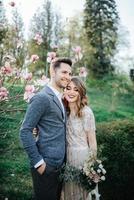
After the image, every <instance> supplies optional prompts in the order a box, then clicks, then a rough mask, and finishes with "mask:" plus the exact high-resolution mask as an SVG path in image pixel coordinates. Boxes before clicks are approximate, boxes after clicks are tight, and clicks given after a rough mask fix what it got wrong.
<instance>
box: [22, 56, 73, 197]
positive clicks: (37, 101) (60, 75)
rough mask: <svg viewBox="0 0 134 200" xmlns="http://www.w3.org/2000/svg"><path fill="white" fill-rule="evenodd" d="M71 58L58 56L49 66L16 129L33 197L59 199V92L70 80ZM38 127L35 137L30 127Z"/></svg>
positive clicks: (61, 127) (62, 150)
mask: <svg viewBox="0 0 134 200" xmlns="http://www.w3.org/2000/svg"><path fill="white" fill-rule="evenodd" d="M71 66H72V61H71V60H70V59H68V58H58V59H56V60H55V61H53V62H52V63H51V66H50V83H49V84H48V85H47V86H45V87H44V88H43V89H42V90H41V91H40V92H39V93H37V94H36V95H35V96H34V97H32V99H31V101H30V104H29V107H28V109H27V112H26V115H25V118H24V121H23V123H22V126H21V129H20V138H21V141H22V144H23V147H24V149H25V150H26V152H27V154H28V157H29V159H30V163H31V171H32V180H33V187H34V192H35V197H36V200H59V199H60V184H59V181H58V176H59V172H60V168H61V166H62V164H63V162H64V160H65V135H66V117H65V116H66V115H65V110H64V106H63V104H62V99H61V97H62V91H63V89H64V88H65V87H66V86H67V84H68V83H69V82H70V79H71ZM35 127H36V128H37V129H38V140H37V141H36V140H35V138H34V137H33V129H34V128H35Z"/></svg>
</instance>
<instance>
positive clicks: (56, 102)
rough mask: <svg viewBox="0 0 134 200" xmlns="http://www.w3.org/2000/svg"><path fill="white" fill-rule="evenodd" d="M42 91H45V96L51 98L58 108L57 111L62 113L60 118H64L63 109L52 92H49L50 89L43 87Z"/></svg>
mask: <svg viewBox="0 0 134 200" xmlns="http://www.w3.org/2000/svg"><path fill="white" fill-rule="evenodd" d="M44 90H45V92H46V93H47V94H49V95H51V96H52V98H53V101H54V103H55V104H56V105H57V106H58V107H59V109H60V110H61V112H62V116H63V118H64V114H63V109H62V106H61V103H60V101H59V99H58V97H57V96H56V95H55V94H54V92H53V91H52V90H51V88H49V87H48V86H45V88H44Z"/></svg>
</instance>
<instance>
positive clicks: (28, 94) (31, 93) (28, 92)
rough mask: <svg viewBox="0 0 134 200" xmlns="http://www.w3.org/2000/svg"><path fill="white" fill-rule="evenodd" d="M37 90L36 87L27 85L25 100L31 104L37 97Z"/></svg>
mask: <svg viewBox="0 0 134 200" xmlns="http://www.w3.org/2000/svg"><path fill="white" fill-rule="evenodd" d="M35 92H36V89H35V87H34V85H26V87H25V93H24V100H25V101H26V102H29V101H30V99H31V98H32V97H33V96H34V95H35Z"/></svg>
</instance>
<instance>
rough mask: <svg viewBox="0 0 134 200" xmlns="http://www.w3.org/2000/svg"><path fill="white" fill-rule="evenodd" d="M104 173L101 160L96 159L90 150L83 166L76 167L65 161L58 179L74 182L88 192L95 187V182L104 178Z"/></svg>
mask: <svg viewBox="0 0 134 200" xmlns="http://www.w3.org/2000/svg"><path fill="white" fill-rule="evenodd" d="M105 174H106V170H105V169H104V167H103V165H102V161H101V160H98V159H96V158H95V157H94V156H93V154H92V152H91V153H90V155H89V157H88V159H87V160H86V161H85V163H84V165H83V167H79V168H76V167H74V166H71V165H70V164H68V163H66V165H64V166H63V169H62V172H61V174H60V179H62V181H63V182H75V183H76V184H78V185H80V186H81V187H83V189H85V190H86V191H87V192H90V191H91V190H93V189H94V188H95V187H96V185H97V183H99V182H102V181H104V180H105Z"/></svg>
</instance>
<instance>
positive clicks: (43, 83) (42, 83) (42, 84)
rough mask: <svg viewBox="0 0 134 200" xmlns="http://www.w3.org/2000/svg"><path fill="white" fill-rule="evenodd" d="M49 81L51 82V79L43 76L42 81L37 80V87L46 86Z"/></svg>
mask: <svg viewBox="0 0 134 200" xmlns="http://www.w3.org/2000/svg"><path fill="white" fill-rule="evenodd" d="M49 80H50V79H49V78H47V77H46V76H45V75H43V76H42V77H41V79H38V80H36V81H35V82H34V83H35V85H39V86H44V85H46V84H47V83H48V82H49Z"/></svg>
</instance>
